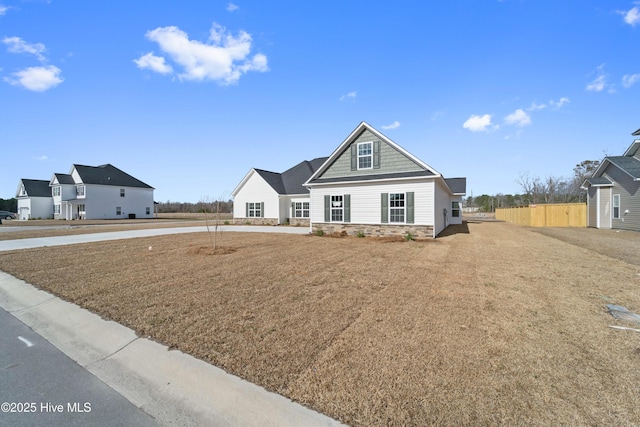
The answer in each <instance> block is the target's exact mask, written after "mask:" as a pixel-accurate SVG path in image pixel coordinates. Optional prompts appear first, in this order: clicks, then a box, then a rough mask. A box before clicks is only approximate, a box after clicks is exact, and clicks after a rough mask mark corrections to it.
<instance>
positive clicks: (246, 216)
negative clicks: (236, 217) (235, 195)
mask: <svg viewBox="0 0 640 427" xmlns="http://www.w3.org/2000/svg"><path fill="white" fill-rule="evenodd" d="M244 208H245V209H244V217H245V218H249V202H247V203H245V204H244Z"/></svg>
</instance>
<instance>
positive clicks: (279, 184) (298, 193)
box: [231, 157, 327, 225]
mask: <svg viewBox="0 0 640 427" xmlns="http://www.w3.org/2000/svg"><path fill="white" fill-rule="evenodd" d="M326 159H327V158H326V157H321V158H317V159H313V160H311V161H307V160H305V161H303V162H300V163H298V164H297V165H295V166H294V167H292V168H291V169H288V170H286V171H284V172H282V173H278V172H269V171H266V170H262V169H251V170H250V171H249V172H248V173H247V174H246V175H245V177H244V178H243V179H242V181H240V183H239V184H238V185H237V186H236V188H235V189H234V190H233V192H232V193H231V196H232V197H233V198H234V200H233V218H234V221H235V222H236V223H250V224H270V225H277V224H286V223H289V224H291V225H309V189H307V188H306V187H304V186H303V185H302V184H304V182H305V181H306V180H307V179H309V177H310V176H311V174H313V172H315V171H316V170H317V169H318V167H320V165H322V163H324V161H325V160H326Z"/></svg>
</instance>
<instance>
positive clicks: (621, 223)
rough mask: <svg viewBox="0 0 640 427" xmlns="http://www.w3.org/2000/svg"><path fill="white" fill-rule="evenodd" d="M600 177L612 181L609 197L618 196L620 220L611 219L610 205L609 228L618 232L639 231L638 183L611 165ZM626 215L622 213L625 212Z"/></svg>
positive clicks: (639, 202) (639, 192)
mask: <svg viewBox="0 0 640 427" xmlns="http://www.w3.org/2000/svg"><path fill="white" fill-rule="evenodd" d="M602 176H605V177H607V178H609V179H610V180H611V181H613V187H612V188H611V195H612V196H613V195H614V194H619V195H620V219H616V218H613V203H612V204H611V218H612V219H611V227H612V228H615V229H620V230H640V191H639V190H640V182H638V181H634V180H633V179H632V178H631V177H630V176H629V175H628V174H626V173H624V172H623V171H621V170H620V169H619V168H618V167H616V166H615V165H613V164H611V165H609V166H608V167H607V168H606V169H605V170H604V172H603V174H602ZM627 210H628V211H629V212H628V213H626V214H625V213H624V212H625V211H627Z"/></svg>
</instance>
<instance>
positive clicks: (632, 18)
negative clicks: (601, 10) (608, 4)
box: [618, 6, 640, 26]
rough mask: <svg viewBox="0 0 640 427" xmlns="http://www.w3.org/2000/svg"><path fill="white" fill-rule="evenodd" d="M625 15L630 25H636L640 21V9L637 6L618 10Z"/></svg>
mask: <svg viewBox="0 0 640 427" xmlns="http://www.w3.org/2000/svg"><path fill="white" fill-rule="evenodd" d="M618 13H620V14H621V15H622V16H623V19H624V22H625V23H627V24H629V25H632V26H633V25H636V24H639V23H640V9H638V7H637V6H635V7H632V8H631V9H630V10H627V11H621V12H618Z"/></svg>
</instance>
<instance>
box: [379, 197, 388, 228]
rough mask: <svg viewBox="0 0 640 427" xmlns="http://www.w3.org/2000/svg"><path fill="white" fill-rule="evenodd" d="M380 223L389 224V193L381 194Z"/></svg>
mask: <svg viewBox="0 0 640 427" xmlns="http://www.w3.org/2000/svg"><path fill="white" fill-rule="evenodd" d="M380 222H381V223H383V224H386V223H388V222H389V193H382V201H381V209H380Z"/></svg>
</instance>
